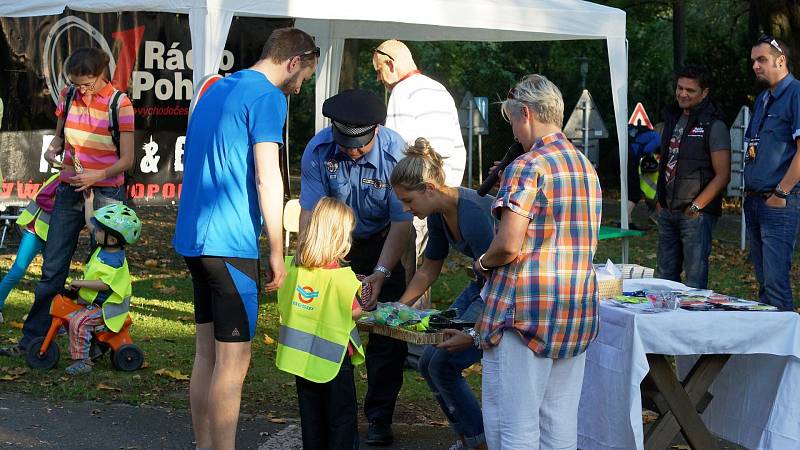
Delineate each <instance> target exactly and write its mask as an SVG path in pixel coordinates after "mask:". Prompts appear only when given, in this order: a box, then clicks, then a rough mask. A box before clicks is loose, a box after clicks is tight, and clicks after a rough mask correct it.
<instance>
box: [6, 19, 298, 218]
mask: <svg viewBox="0 0 800 450" xmlns="http://www.w3.org/2000/svg"><path fill="white" fill-rule="evenodd" d="M290 25H291V20H287V19H265V18H255V17H234V19H233V23H232V24H231V29H230V33H229V34H228V40H227V43H226V45H225V52H224V54H223V56H222V61H221V65H220V72H219V73H220V74H222V75H225V74H229V73H232V72H235V71H237V70H240V69H242V68H245V67H249V66H250V65H252V64H253V63H255V62H256V61H257V60H258V58H259V56H260V54H261V48H262V46H263V45H264V42H265V41H266V39H267V37H268V36H269V34H270V33H271V32H272V30H273V29H275V28H279V27H284V26H290ZM0 30H1V31H2V33H0V61H2V63H1V64H2V66H1V67H2V70H0V97H1V98H2V100H3V103H4V105H5V108H4V109H5V111H4V114H3V118H2V128H0V149H2V150H1V151H2V157H1V158H0V169H2V172H3V176H4V182H3V185H2V189H0V204H6V205H8V204H24V203H27V201H28V200H29V199H30V198H31V197H32V196H33V194H34V193H35V192H36V190H37V189H38V186H39V185H40V184H41V182H42V181H44V180H45V179H46V178H47V177H48V174H49V172H48V167H47V163H46V162H45V161H44V158H43V157H42V155H43V153H44V150H46V149H47V146H48V145H49V143H50V140H51V139H52V138H53V136H54V134H55V122H56V119H55V114H54V111H55V102H56V100H57V96H58V92H60V90H61V89H62V88H63V86H65V83H66V78H65V74H64V73H63V71H62V69H63V62H64V61H65V59H66V58H67V57H68V56H69V54H70V53H71V52H72V51H74V50H75V49H78V48H80V47H97V48H100V49H102V50H104V51H105V52H107V53H108V54H109V56H110V57H111V63H110V64H109V74H110V78H111V80H112V84H113V85H114V86H115V87H116V88H117V89H119V90H122V91H125V92H126V93H127V95H128V97H129V98H130V99H131V102H132V103H133V107H134V113H135V115H136V133H135V137H134V139H135V144H134V150H135V158H134V166H133V168H132V170H131V171H130V178H129V181H128V183H129V186H128V192H129V197H130V198H131V199H132V200H133V202H134V203H135V204H140V205H141V204H150V205H169V204H175V203H176V202H177V200H178V198H179V197H180V191H181V180H182V178H183V144H184V141H185V133H186V121H187V116H188V113H189V103H190V101H191V99H192V93H193V83H192V67H193V66H192V50H191V38H190V32H189V17H188V16H187V15H183V14H170V13H153V12H120V13H104V14H94V13H84V12H77V11H69V10H67V11H66V12H65V13H64V14H62V15H58V16H41V17H26V18H0Z"/></svg>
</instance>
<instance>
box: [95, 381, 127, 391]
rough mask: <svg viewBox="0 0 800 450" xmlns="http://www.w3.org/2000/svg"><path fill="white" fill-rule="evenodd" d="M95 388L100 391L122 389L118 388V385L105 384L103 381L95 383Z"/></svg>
mask: <svg viewBox="0 0 800 450" xmlns="http://www.w3.org/2000/svg"><path fill="white" fill-rule="evenodd" d="M97 389H100V390H101V391H116V392H122V389H120V388H118V387H114V386H109V385H107V384H105V383H100V384H98V385H97Z"/></svg>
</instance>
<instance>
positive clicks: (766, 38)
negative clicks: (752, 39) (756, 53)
mask: <svg viewBox="0 0 800 450" xmlns="http://www.w3.org/2000/svg"><path fill="white" fill-rule="evenodd" d="M758 43H759V44H769V45H771V46H772V47H773V48H775V50H777V51H779V52H780V53H781V55H782V54H783V49H782V48H781V45H780V44H778V41H777V40H776V39H775V38H774V37H772V36H770V35H768V34H762V35H761V37H760V38H758Z"/></svg>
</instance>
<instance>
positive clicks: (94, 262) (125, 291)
mask: <svg viewBox="0 0 800 450" xmlns="http://www.w3.org/2000/svg"><path fill="white" fill-rule="evenodd" d="M100 250H102V248H101V247H97V250H95V251H94V253H92V257H91V258H90V259H89V262H88V263H86V272H85V273H84V274H83V279H84V280H100V281H102V282H103V283H105V284H107V285H108V286H109V287H110V289H111V295H109V296H108V298H107V299H106V301H104V302H103V306H102V308H103V322H104V323H105V324H106V328H108V329H109V330H111V331H113V332H114V333H116V332H118V331H119V330H121V329H122V325H124V324H125V319H126V318H127V317H128V311H130V308H131V292H132V291H131V274H130V272H129V271H128V259H127V258H126V259H125V260H124V261H123V262H122V267H112V266H109V265H108V264H106V263H104V262H103V261H102V260H101V259H100V258H98V256H97V255H98V254H99V253H100ZM97 294H99V292H98V291H95V290H92V289H87V288H81V289H80V290H79V291H78V295H79V296H80V297H81V298H82V299H84V300H86V301H87V302H89V303H92V302H93V301H94V299H95V298H97Z"/></svg>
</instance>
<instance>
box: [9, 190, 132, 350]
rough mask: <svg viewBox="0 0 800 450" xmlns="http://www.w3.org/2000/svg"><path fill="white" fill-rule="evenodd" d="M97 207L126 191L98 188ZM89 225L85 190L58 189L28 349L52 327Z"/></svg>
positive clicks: (28, 323)
mask: <svg viewBox="0 0 800 450" xmlns="http://www.w3.org/2000/svg"><path fill="white" fill-rule="evenodd" d="M93 190H94V195H95V197H94V207H95V209H97V208H101V207H103V206H105V205H108V204H111V203H120V202H121V201H122V199H123V198H124V195H125V191H124V190H123V189H122V188H121V187H95V188H93ZM85 224H86V219H85V218H84V216H83V192H75V188H73V187H72V186H70V185H68V184H61V185H60V186H58V188H57V190H56V200H55V205H54V206H53V213H52V214H51V216H50V231H49V232H48V234H47V243H46V244H45V246H44V251H43V252H42V277H41V278H40V279H39V282H38V283H36V289H35V290H34V299H33V306H31V310H30V311H29V312H28V318H27V319H25V325H24V326H23V327H22V339H20V341H19V345H20V346H22V347H23V348H27V346H28V343H30V341H31V340H33V339H34V338H36V337H39V336H44V335H45V334H47V329H48V328H50V303H51V301H52V300H53V297H54V296H55V295H56V294H58V293H59V292H60V291H61V290H62V289H63V288H64V282H65V281H67V275H68V273H69V263H70V260H71V259H72V255H73V254H74V253H75V248H76V247H77V246H78V235H79V234H80V232H81V230H82V229H83V227H84V225H85Z"/></svg>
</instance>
